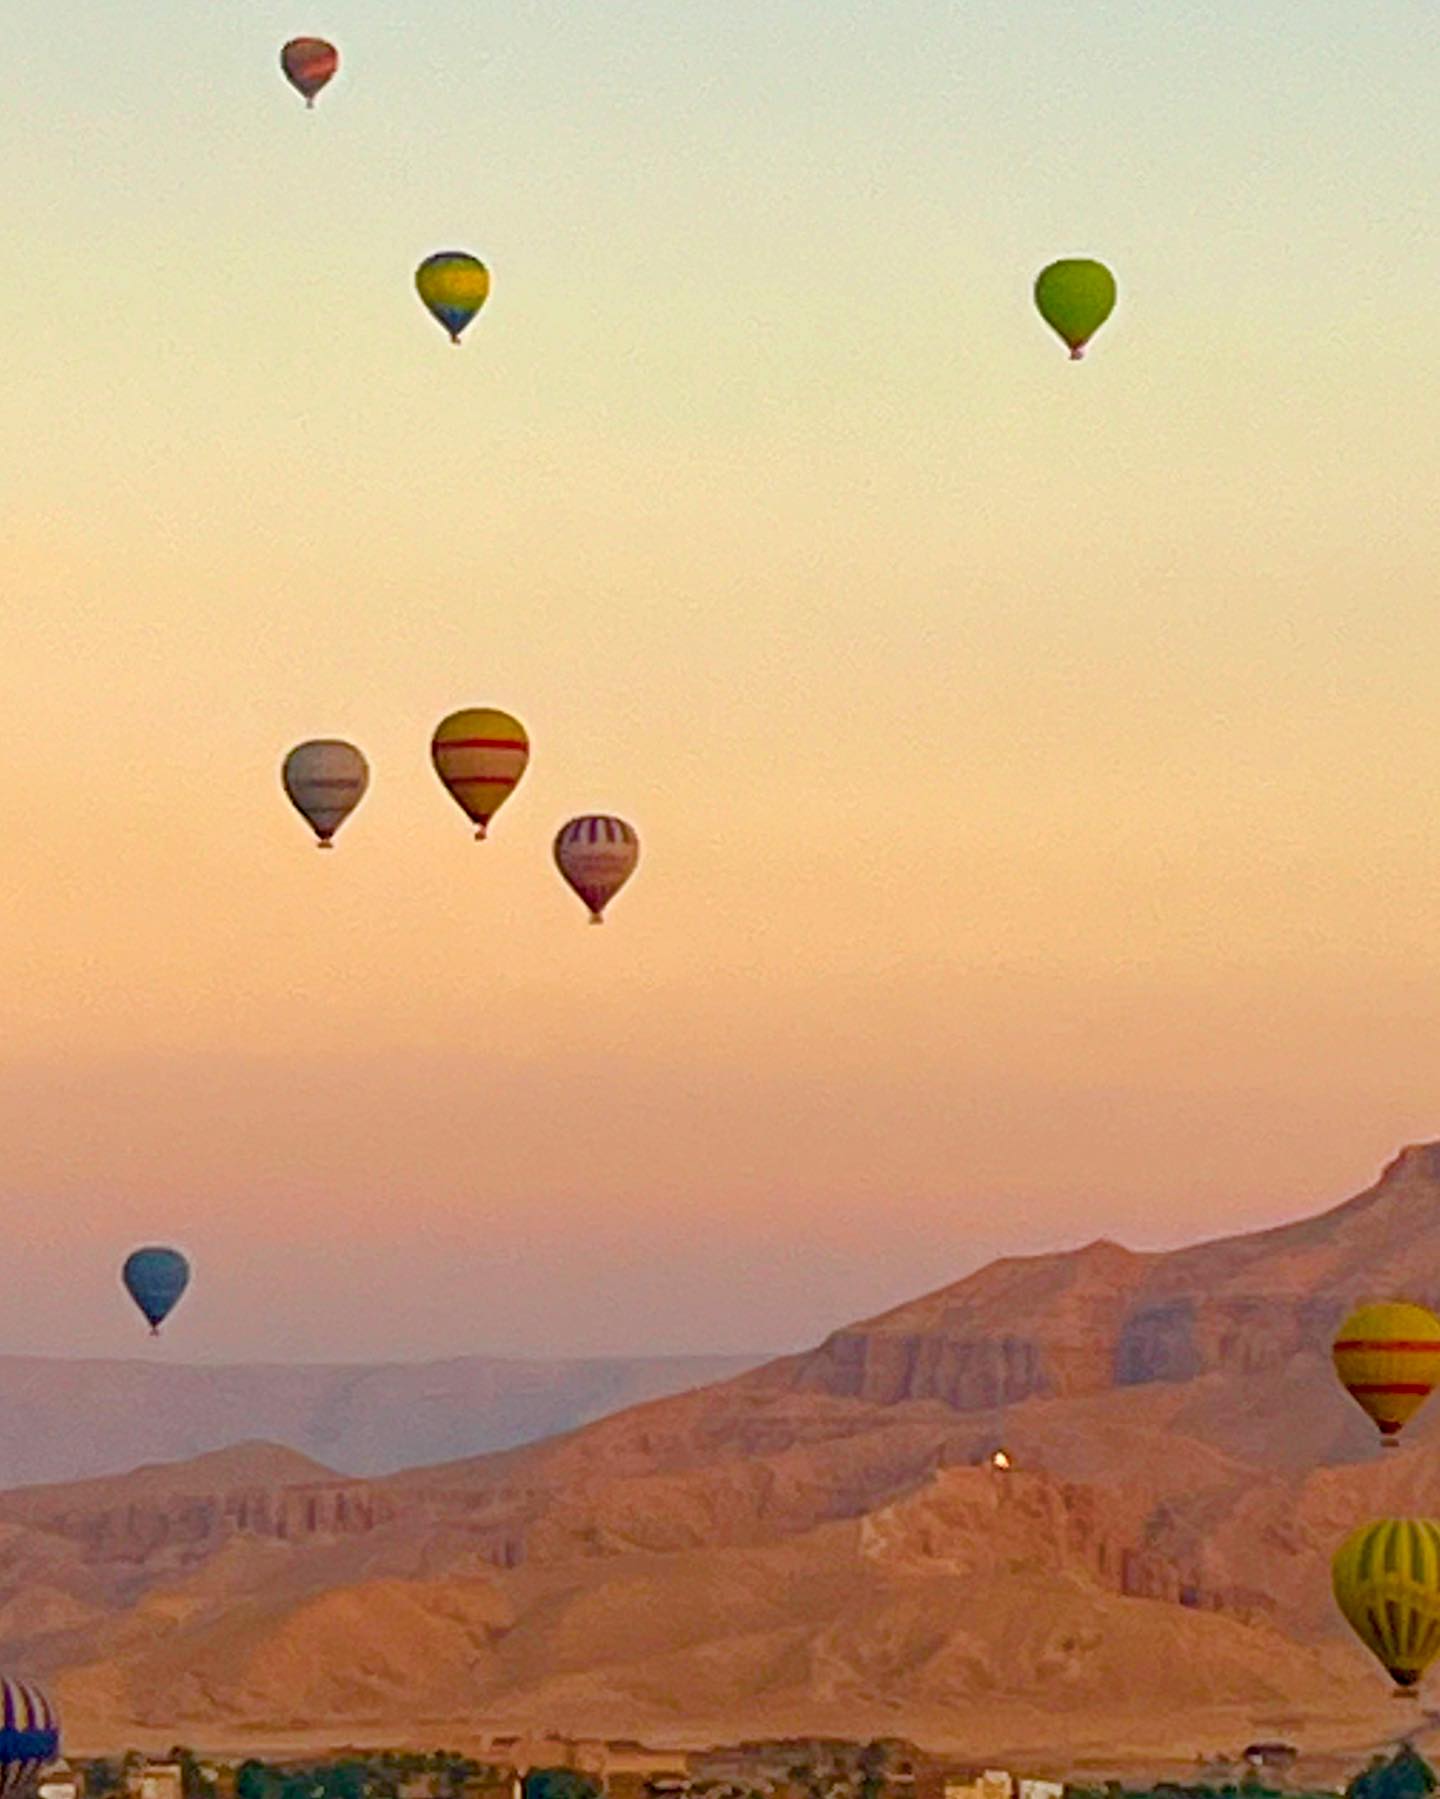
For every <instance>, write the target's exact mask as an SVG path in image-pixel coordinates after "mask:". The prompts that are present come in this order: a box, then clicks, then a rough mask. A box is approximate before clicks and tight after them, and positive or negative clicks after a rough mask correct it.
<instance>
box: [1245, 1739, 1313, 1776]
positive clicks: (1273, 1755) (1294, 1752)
mask: <svg viewBox="0 0 1440 1799" xmlns="http://www.w3.org/2000/svg"><path fill="white" fill-rule="evenodd" d="M1299 1753H1300V1751H1299V1750H1298V1749H1297V1748H1296V1747H1295V1745H1294V1744H1293V1743H1251V1744H1250V1745H1249V1747H1248V1748H1247V1749H1246V1750H1245V1752H1244V1759H1245V1761H1246V1762H1247V1763H1248V1764H1249V1766H1250V1767H1252V1768H1266V1769H1269V1770H1271V1771H1273V1772H1275V1773H1284V1772H1285V1771H1286V1770H1287V1769H1289V1768H1293V1767H1294V1766H1295V1759H1296V1757H1297V1756H1298V1755H1299Z"/></svg>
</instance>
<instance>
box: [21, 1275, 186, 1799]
mask: <svg viewBox="0 0 1440 1799" xmlns="http://www.w3.org/2000/svg"><path fill="white" fill-rule="evenodd" d="M120 1278H121V1280H122V1281H124V1283H125V1291H126V1292H127V1293H128V1294H129V1295H130V1297H131V1298H132V1299H133V1300H134V1301H135V1303H136V1305H137V1306H139V1308H140V1310H141V1311H142V1312H143V1313H144V1314H145V1317H146V1319H147V1320H148V1322H149V1325H150V1335H151V1336H152V1337H158V1336H159V1335H160V1326H161V1325H162V1324H163V1323H164V1322H165V1320H166V1319H167V1318H168V1317H169V1316H170V1314H171V1312H173V1311H174V1310H175V1307H176V1305H177V1304H178V1303H179V1300H180V1295H181V1294H182V1293H183V1292H184V1291H185V1289H186V1287H188V1286H189V1284H190V1264H189V1263H188V1262H187V1261H186V1260H185V1258H184V1256H182V1255H181V1253H180V1251H179V1250H178V1249H160V1248H156V1247H153V1246H152V1247H149V1248H146V1249H137V1250H134V1251H133V1252H132V1253H131V1254H130V1255H128V1256H127V1257H126V1258H125V1266H124V1268H123V1269H122V1270H121V1272H120ZM0 1799H4V1796H3V1794H0Z"/></svg>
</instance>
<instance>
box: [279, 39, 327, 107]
mask: <svg viewBox="0 0 1440 1799" xmlns="http://www.w3.org/2000/svg"><path fill="white" fill-rule="evenodd" d="M280 67H281V68H282V69H283V70H284V71H285V79H286V80H287V81H288V82H289V83H290V85H291V87H293V88H294V89H295V91H296V92H297V93H299V94H303V95H304V96H305V104H306V106H313V105H314V104H315V96H316V94H318V93H319V92H320V90H321V88H322V87H324V86H325V84H326V82H327V81H329V80H330V79H331V77H332V76H333V75H334V73H335V71H336V70H337V69H338V68H339V67H340V52H339V51H338V50H337V49H336V48H335V46H334V45H333V44H327V43H326V42H325V39H324V38H323V37H292V38H291V40H290V42H289V43H288V44H286V46H285V48H284V49H283V50H282V51H281V52H280Z"/></svg>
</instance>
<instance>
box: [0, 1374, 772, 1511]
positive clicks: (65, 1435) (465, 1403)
mask: <svg viewBox="0 0 1440 1799" xmlns="http://www.w3.org/2000/svg"><path fill="white" fill-rule="evenodd" d="M759 1359H760V1358H759V1357H758V1356H654V1357H638V1358H632V1359H626V1358H615V1359H610V1360H606V1359H600V1360H592V1361H554V1362H541V1361H506V1360H503V1359H501V1358H498V1357H491V1356H465V1357H461V1358H459V1359H456V1360H452V1361H445V1362H421V1363H408V1364H407V1363H385V1364H376V1365H368V1366H349V1365H345V1364H335V1365H330V1366H285V1365H283V1364H273V1363H272V1364H263V1363H261V1364H240V1365H235V1366H228V1367H227V1366H217V1367H204V1366H185V1365H183V1364H175V1363H169V1362H165V1361H161V1360H152V1361H64V1360H60V1359H58V1358H53V1357H42V1356H0V1487H10V1486H21V1485H28V1484H30V1483H32V1482H39V1481H58V1480H83V1479H85V1478H86V1477H88V1476H91V1475H98V1474H110V1473H114V1472H117V1471H118V1470H120V1469H123V1468H129V1467H133V1466H134V1465H135V1463H137V1462H148V1461H156V1462H159V1461H176V1460H180V1459H183V1458H184V1457H187V1456H195V1455H202V1454H204V1453H205V1452H206V1451H208V1450H212V1449H223V1448H224V1447H225V1446H226V1445H227V1444H232V1443H241V1442H245V1441H247V1440H254V1439H257V1438H260V1439H264V1440H266V1441H269V1442H274V1443H284V1444H287V1445H288V1446H289V1447H290V1448H291V1449H295V1450H298V1451H300V1452H301V1453H302V1454H304V1455H311V1456H317V1457H319V1459H320V1460H321V1461H323V1462H325V1463H327V1464H329V1465H331V1466H333V1467H336V1468H343V1469H345V1470H346V1472H347V1473H350V1474H386V1473H389V1472H390V1471H391V1470H392V1469H396V1468H406V1467H412V1466H414V1465H415V1464H416V1463H418V1462H435V1461H440V1460H442V1459H444V1458H447V1457H451V1456H459V1455H478V1454H481V1453H483V1452H485V1451H487V1450H494V1449H508V1448H509V1447H510V1446H511V1445H512V1444H516V1443H528V1442H530V1441H531V1440H532V1439H534V1438H537V1437H548V1436H553V1435H554V1434H555V1432H557V1431H566V1430H571V1429H573V1428H574V1427H575V1426H576V1425H579V1424H585V1423H588V1422H589V1421H590V1420H591V1419H593V1418H599V1417H601V1416H603V1415H604V1414H605V1413H606V1412H613V1411H616V1410H618V1409H619V1408H620V1407H621V1406H627V1405H634V1404H636V1403H638V1402H639V1401H641V1400H645V1399H653V1398H656V1397H658V1396H659V1395H661V1394H665V1393H678V1392H680V1391H682V1390H683V1389H684V1388H686V1387H698V1386H702V1385H703V1384H704V1383H705V1382H707V1381H714V1380H720V1379H723V1378H724V1377H725V1376H726V1375H728V1374H735V1373H738V1372H739V1371H740V1370H741V1369H743V1368H748V1367H753V1366H754V1364H755V1363H756V1362H757V1361H758V1360H759ZM62 1418H63V1419H64V1421H65V1426H64V1429H56V1424H55V1421H56V1420H57V1419H62Z"/></svg>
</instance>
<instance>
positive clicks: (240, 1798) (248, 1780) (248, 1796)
mask: <svg viewBox="0 0 1440 1799" xmlns="http://www.w3.org/2000/svg"><path fill="white" fill-rule="evenodd" d="M269 1791H270V1770H269V1769H268V1768H267V1767H266V1766H265V1764H264V1762H257V1761H253V1760H252V1761H248V1762H241V1764H240V1766H239V1767H238V1768H237V1769H236V1770H235V1799H267V1795H268V1793H269Z"/></svg>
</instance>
